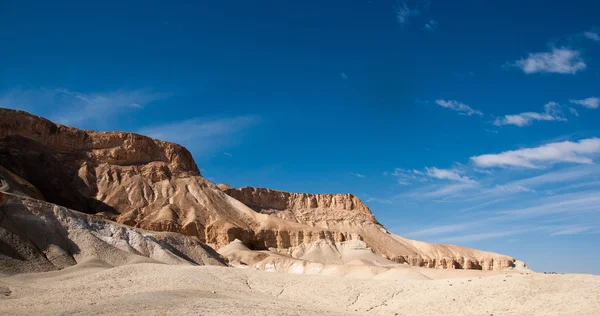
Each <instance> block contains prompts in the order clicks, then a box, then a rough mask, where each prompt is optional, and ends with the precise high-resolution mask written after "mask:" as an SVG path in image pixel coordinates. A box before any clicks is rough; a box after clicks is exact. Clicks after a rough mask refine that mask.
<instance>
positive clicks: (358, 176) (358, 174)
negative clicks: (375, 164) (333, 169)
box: [350, 172, 365, 178]
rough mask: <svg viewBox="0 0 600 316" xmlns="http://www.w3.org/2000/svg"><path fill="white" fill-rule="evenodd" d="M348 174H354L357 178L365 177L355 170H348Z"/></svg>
mask: <svg viewBox="0 0 600 316" xmlns="http://www.w3.org/2000/svg"><path fill="white" fill-rule="evenodd" d="M350 174H351V175H353V176H355V177H357V178H364V177H365V175H363V174H360V173H356V172H350Z"/></svg>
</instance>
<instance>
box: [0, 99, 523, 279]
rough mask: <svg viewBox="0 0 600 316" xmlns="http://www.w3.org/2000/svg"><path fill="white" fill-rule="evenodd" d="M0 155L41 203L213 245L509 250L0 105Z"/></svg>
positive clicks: (469, 263)
mask: <svg viewBox="0 0 600 316" xmlns="http://www.w3.org/2000/svg"><path fill="white" fill-rule="evenodd" d="M0 165H1V166H3V167H5V168H6V170H7V171H9V172H10V173H11V174H12V175H14V176H16V177H18V178H19V179H22V180H23V181H24V182H27V183H30V186H31V187H26V186H22V191H23V192H29V193H28V195H29V196H33V195H34V193H32V192H34V191H35V192H37V193H39V194H37V195H36V196H37V198H39V199H45V200H46V201H48V202H50V203H54V204H57V205H61V206H64V207H67V208H69V209H75V210H78V211H81V212H84V213H87V214H95V215H96V216H97V217H101V218H104V219H108V220H114V221H117V222H119V223H122V224H125V225H128V226H131V227H136V228H141V229H144V230H150V231H165V232H173V233H180V234H183V235H187V236H192V237H194V238H195V240H197V241H198V242H200V243H205V244H208V245H210V246H211V247H214V248H215V249H219V248H222V247H224V246H226V245H228V244H230V243H231V242H232V241H234V240H236V239H238V240H240V241H241V242H242V243H243V244H245V245H246V246H247V247H249V248H251V249H253V250H266V249H269V248H278V249H286V248H293V247H304V246H303V245H307V244H311V243H314V242H318V241H326V242H329V243H332V244H335V243H340V242H346V241H349V240H362V241H364V243H365V244H366V245H367V246H368V247H369V248H370V249H372V250H373V251H374V252H375V253H377V254H378V255H380V256H383V257H384V258H386V259H389V260H391V261H394V262H397V263H407V264H410V265H415V266H423V267H432V268H463V269H484V270H488V269H500V268H503V267H510V266H512V265H513V262H514V259H513V258H511V257H507V256H502V255H498V254H493V253H488V252H483V251H478V250H474V249H469V248H463V247H458V246H452V245H431V244H426V243H420V242H417V241H411V240H407V239H404V238H402V237H399V236H395V235H393V234H391V233H390V232H388V231H387V230H386V229H385V228H384V227H383V226H382V225H380V224H379V223H378V222H377V221H376V220H375V217H374V215H373V214H372V212H371V211H370V210H369V208H368V207H367V206H366V205H365V204H364V203H362V202H361V201H360V199H358V198H357V197H355V196H353V195H351V194H304V193H288V192H283V191H276V190H270V189H260V188H241V189H233V188H231V187H229V186H226V185H219V186H217V185H215V184H213V183H211V182H210V181H208V180H206V179H204V178H203V177H202V175H201V174H200V172H199V170H198V167H197V166H196V164H195V163H194V161H193V159H192V156H191V154H190V153H189V152H188V151H187V150H186V149H185V148H183V147H181V146H179V145H176V144H172V143H168V142H163V141H159V140H155V139H151V138H148V137H145V136H141V135H137V134H133V133H121V132H110V133H108V132H94V131H83V130H78V129H75V128H71V127H67V126H63V125H57V124H54V123H52V122H50V121H48V120H46V119H43V118H40V117H37V116H34V115H31V114H28V113H25V112H21V111H13V110H7V109H0Z"/></svg>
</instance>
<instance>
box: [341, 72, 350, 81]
mask: <svg viewBox="0 0 600 316" xmlns="http://www.w3.org/2000/svg"><path fill="white" fill-rule="evenodd" d="M340 78H342V80H348V75H347V74H346V73H345V72H340Z"/></svg>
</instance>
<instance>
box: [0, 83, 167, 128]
mask: <svg viewBox="0 0 600 316" xmlns="http://www.w3.org/2000/svg"><path fill="white" fill-rule="evenodd" d="M169 96H171V94H170V93H159V92H152V91H150V90H148V89H137V90H115V91H108V92H85V93H84V92H77V91H73V90H69V89H66V88H56V89H46V88H40V89H14V90H10V91H8V92H5V93H4V94H3V95H1V96H0V106H2V107H7V108H14V109H21V110H26V111H31V112H34V113H36V114H39V115H43V116H46V117H49V118H50V119H51V120H53V121H56V122H58V123H61V124H83V123H89V122H98V121H102V120H106V119H108V118H109V117H111V116H114V115H117V114H119V113H122V112H125V111H128V110H129V111H133V110H139V109H140V108H143V107H144V106H146V105H147V104H149V103H152V102H155V101H158V100H161V99H165V98H168V97H169Z"/></svg>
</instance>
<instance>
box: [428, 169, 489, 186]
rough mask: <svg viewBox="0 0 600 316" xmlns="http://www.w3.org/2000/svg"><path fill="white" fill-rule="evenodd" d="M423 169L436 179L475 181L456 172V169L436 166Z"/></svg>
mask: <svg viewBox="0 0 600 316" xmlns="http://www.w3.org/2000/svg"><path fill="white" fill-rule="evenodd" d="M425 170H426V171H427V175H428V176H430V177H432V178H436V179H443V180H452V181H458V182H463V183H476V182H477V181H475V180H473V179H471V178H469V177H467V176H462V175H460V174H458V171H456V170H448V169H438V168H436V167H432V168H425Z"/></svg>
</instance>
